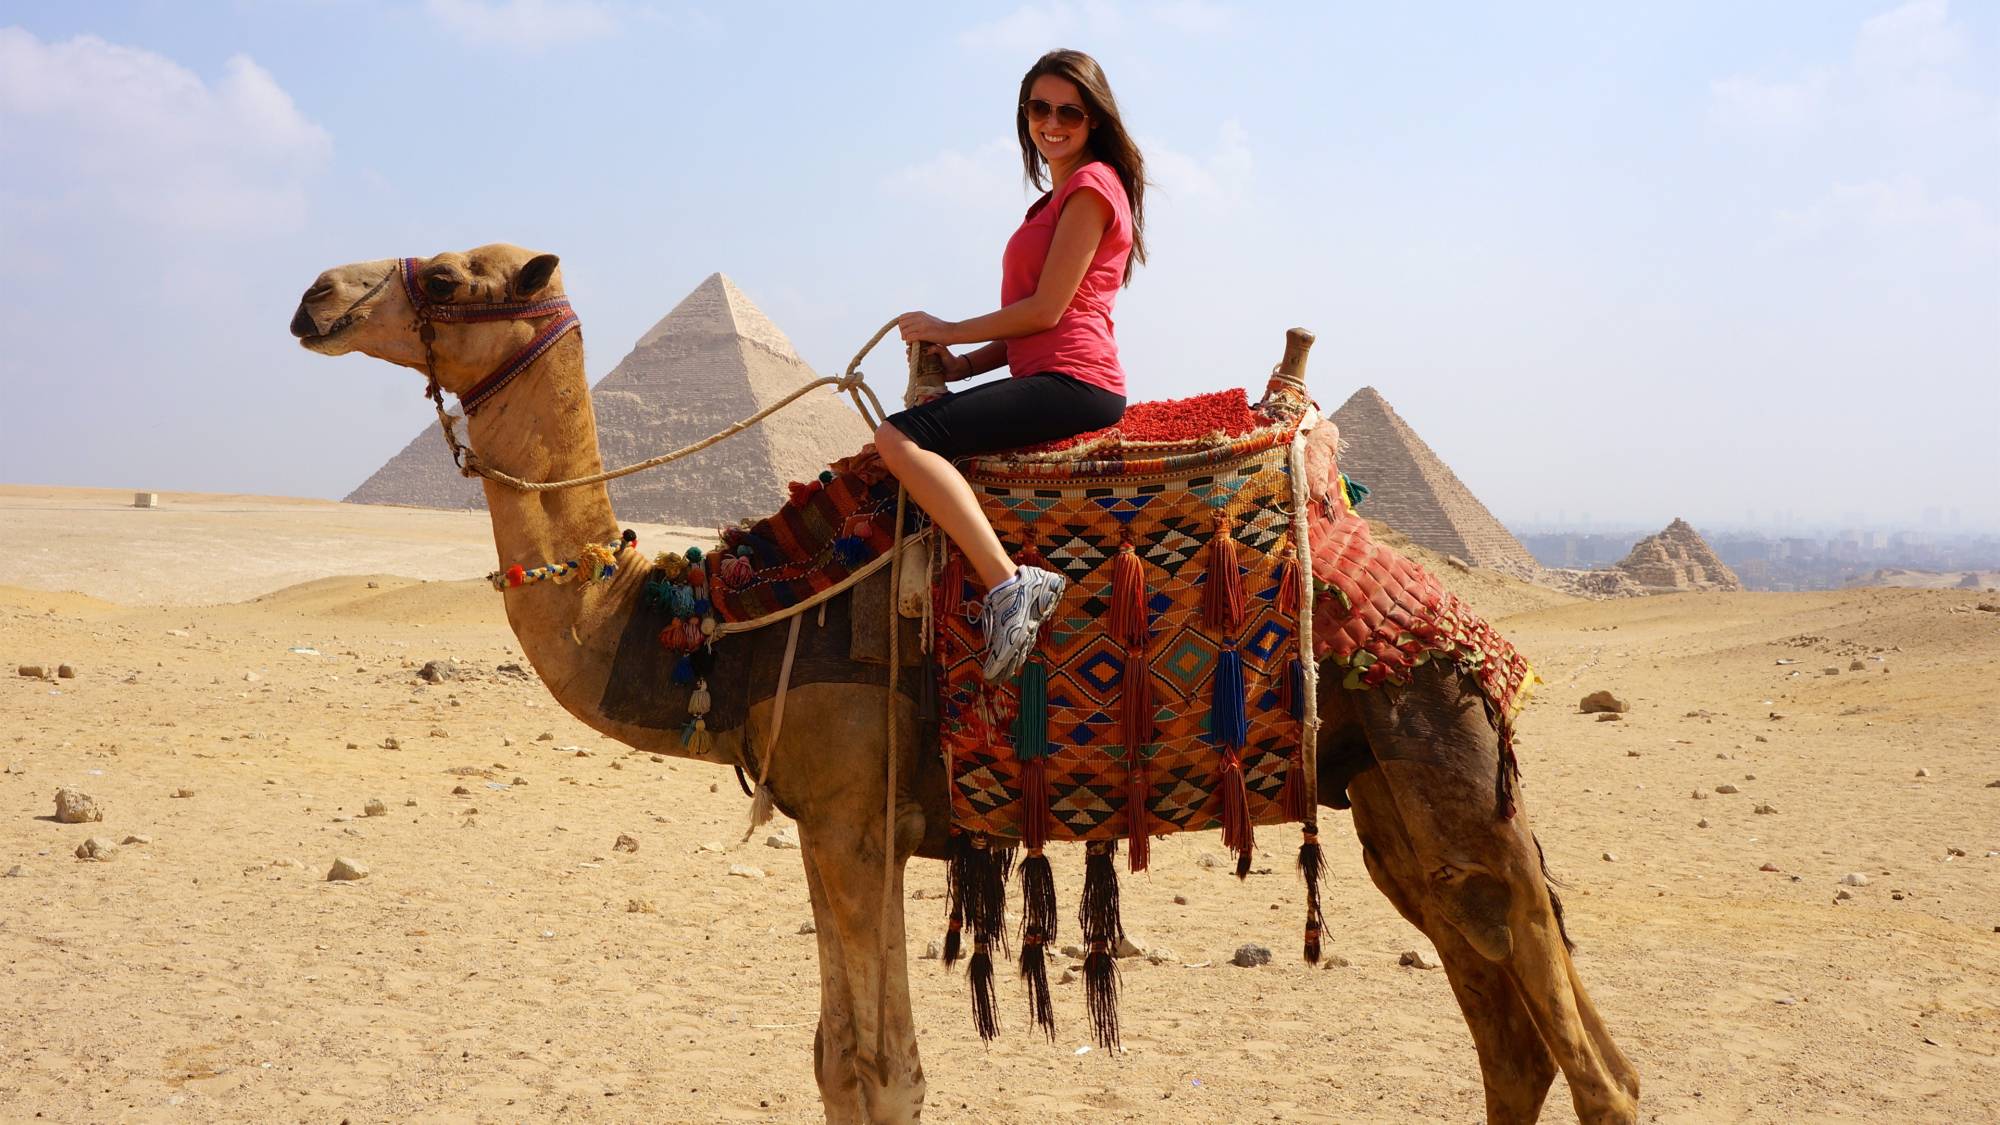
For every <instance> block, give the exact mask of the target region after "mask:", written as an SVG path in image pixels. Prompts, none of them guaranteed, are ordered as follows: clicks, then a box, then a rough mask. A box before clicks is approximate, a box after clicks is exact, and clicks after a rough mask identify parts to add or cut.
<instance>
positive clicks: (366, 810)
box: [361, 797, 389, 816]
mask: <svg viewBox="0 0 2000 1125" xmlns="http://www.w3.org/2000/svg"><path fill="white" fill-rule="evenodd" d="M361 815H362V816H388V815H389V806H388V805H386V804H384V803H383V801H382V798H380V797H371V798H369V800H368V803H367V804H365V805H363V806H361Z"/></svg>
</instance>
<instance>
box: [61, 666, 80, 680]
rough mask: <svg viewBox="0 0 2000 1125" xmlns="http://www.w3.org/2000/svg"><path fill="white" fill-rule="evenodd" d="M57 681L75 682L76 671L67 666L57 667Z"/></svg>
mask: <svg viewBox="0 0 2000 1125" xmlns="http://www.w3.org/2000/svg"><path fill="white" fill-rule="evenodd" d="M56 679H58V680H74V679H76V669H75V668H72V667H70V666H69V665H67V664H58V665H56Z"/></svg>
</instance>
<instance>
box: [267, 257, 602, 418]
mask: <svg viewBox="0 0 2000 1125" xmlns="http://www.w3.org/2000/svg"><path fill="white" fill-rule="evenodd" d="M414 282H415V284H416V285H417V286H418V288H419V289H420V290H421V292H422V295H423V298H422V299H423V301H424V303H425V304H426V305H428V306H429V307H430V308H431V309H432V310H438V311H445V310H449V309H450V307H451V306H453V305H488V304H503V303H518V302H523V301H541V300H547V299H551V298H555V297H560V296H562V295H563V286H562V274H561V271H560V270H559V269H558V267H557V258H556V256H555V255H554V254H538V253H536V252H534V251H532V250H524V249H522V248H521V247H519V246H510V245H508V244H506V243H504V242H496V243H493V244H491V245H488V246H480V247H477V248H475V249H472V250H467V251H464V252H463V253H461V252H458V251H446V252H445V253H442V254H439V255H436V256H435V257H431V258H424V259H418V260H417V263H416V266H415V271H414ZM418 319H419V318H418V315H417V309H416V308H415V307H414V306H413V305H412V303H411V301H410V295H409V293H408V291H407V290H406V289H405V286H404V281H403V277H402V262H401V260H400V259H396V258H383V259H378V260H376V261H372V262H355V263H353V264H351V265H345V266H335V267H334V268H332V269H330V270H327V271H326V272H325V273H322V274H320V275H319V277H318V278H316V279H314V281H313V283H312V286H311V288H309V289H307V290H306V293H305V296H304V297H302V298H301V299H300V300H299V310H298V312H297V313H295V314H293V316H292V335H294V336H296V337H298V339H299V343H300V345H302V346H303V347H304V348H305V349H306V350H307V351H312V352H318V353H319V354H320V355H346V354H347V353H349V352H360V353H361V354H363V355H370V356H374V357H375V358H376V359H383V360H387V361H389V362H390V363H395V364H400V365H402V366H404V367H411V368H415V369H417V370H419V371H421V370H423V369H424V367H425V363H426V358H425V354H424V343H423V340H422V339H421V337H420V336H419V324H418ZM431 327H432V328H433V330H434V331H435V333H436V338H435V340H434V341H433V343H432V345H431V356H432V358H433V359H434V360H435V362H436V370H435V372H434V374H435V375H436V376H437V380H438V385H439V386H441V387H442V388H443V389H445V390H447V391H450V392H451V393H453V394H457V395H463V394H465V393H466V392H467V391H469V390H470V389H471V388H472V387H473V386H474V385H476V384H477V383H478V382H479V380H481V379H482V378H484V377H485V376H486V374H487V373H488V372H490V371H492V370H493V369H494V367H495V366H497V365H498V364H500V363H502V362H504V361H505V360H506V359H507V358H508V357H509V356H510V355H513V354H514V353H515V352H516V351H518V350H519V349H520V348H521V347H523V346H524V345H525V344H527V343H528V341H530V340H531V339H533V338H534V336H535V332H536V326H535V324H534V323H532V322H531V321H527V320H513V319H507V320H483V321H475V322H467V323H460V322H453V321H451V320H449V319H448V318H447V317H445V316H435V317H434V319H433V320H432V324H431Z"/></svg>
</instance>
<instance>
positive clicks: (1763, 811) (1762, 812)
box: [1751, 805, 1778, 816]
mask: <svg viewBox="0 0 2000 1125" xmlns="http://www.w3.org/2000/svg"><path fill="white" fill-rule="evenodd" d="M1751 811H1752V812H1754V813H1756V814H1757V815H1759V816H1774V815H1776V814H1777V811H1778V810H1777V808H1776V806H1773V805H1758V806H1757V807H1756V808H1755V809H1752V810H1751Z"/></svg>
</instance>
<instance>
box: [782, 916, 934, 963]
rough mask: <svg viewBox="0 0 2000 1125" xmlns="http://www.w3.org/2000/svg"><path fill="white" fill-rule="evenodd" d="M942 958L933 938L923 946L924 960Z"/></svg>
mask: <svg viewBox="0 0 2000 1125" xmlns="http://www.w3.org/2000/svg"><path fill="white" fill-rule="evenodd" d="M808 924H810V923H808ZM943 957H944V946H942V945H939V944H938V943H937V940H936V939H935V938H934V939H932V940H931V943H930V944H929V945H926V946H924V958H923V959H924V960H926V961H938V960H942V959H943Z"/></svg>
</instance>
